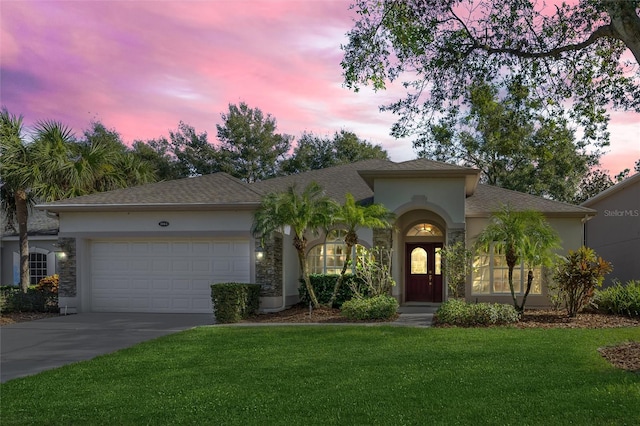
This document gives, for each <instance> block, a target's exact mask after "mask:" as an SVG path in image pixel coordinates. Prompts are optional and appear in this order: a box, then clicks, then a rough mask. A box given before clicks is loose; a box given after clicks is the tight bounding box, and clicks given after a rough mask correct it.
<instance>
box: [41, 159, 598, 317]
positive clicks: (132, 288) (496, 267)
mask: <svg viewBox="0 0 640 426" xmlns="http://www.w3.org/2000/svg"><path fill="white" fill-rule="evenodd" d="M478 179H479V172H478V171H477V170H475V169H470V168H466V167H459V166H454V165H449V164H444V163H439V162H435V161H430V160H424V159H422V160H414V161H407V162H403V163H394V162H391V161H387V160H367V161H361V162H357V163H353V164H348V165H343V166H337V167H331V168H327V169H323V170H314V171H310V172H306V173H302V174H299V175H293V176H286V177H279V178H273V179H269V180H266V181H262V182H258V183H253V184H247V183H245V182H242V181H240V180H238V179H235V178H233V177H231V176H229V175H227V174H225V173H216V174H212V175H207V176H200V177H193V178H187V179H181V180H175V181H168V182H160V183H154V184H148V185H143V186H139V187H134V188H127V189H121V190H116V191H110V192H105V193H99V194H93V195H88V196H84V197H78V198H71V199H67V200H61V201H57V202H53V203H48V204H43V205H40V206H39V208H42V209H46V210H47V211H48V212H49V213H54V214H57V215H58V217H59V220H60V234H59V237H60V238H59V245H60V247H62V249H63V250H64V251H65V254H66V260H65V261H64V262H61V265H60V266H61V271H60V302H59V303H60V307H61V309H66V310H67V312H76V311H77V312H81V311H99V312H212V306H211V300H210V284H211V283H216V282H255V283H260V284H262V286H263V290H262V297H261V308H262V309H264V310H278V309H282V308H284V307H286V306H288V305H291V304H293V303H296V302H297V301H298V286H299V265H298V259H297V257H296V252H295V249H294V248H293V246H292V235H290V234H289V233H287V229H284V230H283V233H282V234H277V235H274V236H272V237H271V238H269V239H267V240H265V242H264V255H265V256H264V258H263V259H262V260H259V261H258V260H256V256H255V255H254V254H255V249H256V248H257V246H258V245H259V244H260V241H259V240H256V239H255V238H254V237H253V235H252V234H251V226H252V223H253V213H254V211H255V210H256V209H257V208H258V207H259V204H260V201H261V199H262V197H263V196H264V195H265V194H267V193H269V192H273V191H283V190H285V189H286V188H288V187H289V186H291V185H293V184H295V185H296V186H297V187H298V188H303V187H304V186H306V185H307V184H308V183H310V182H312V181H315V182H317V183H318V184H320V185H321V186H322V187H323V188H325V190H326V192H327V194H328V195H329V196H331V197H332V198H334V199H335V200H336V201H338V202H343V201H344V196H345V194H346V193H348V192H349V193H351V194H353V195H354V197H355V198H356V200H360V201H374V202H376V203H381V204H384V205H385V206H386V207H387V208H388V209H389V210H391V211H392V212H394V213H395V214H396V217H397V219H396V223H395V227H394V229H393V230H370V229H364V230H359V232H358V234H359V237H360V243H361V244H362V245H363V246H365V247H372V246H380V245H384V246H387V247H391V248H393V271H392V273H393V277H394V279H395V281H396V282H397V285H396V287H394V289H393V295H394V296H395V297H397V299H398V300H399V302H400V303H401V304H402V305H405V304H413V303H423V304H424V303H427V304H429V303H440V302H442V301H443V300H445V299H446V298H447V288H446V277H443V275H442V269H441V265H440V256H439V248H440V247H442V246H443V245H445V244H447V243H450V242H453V241H456V240H464V241H466V243H467V244H468V245H471V244H472V243H473V240H474V238H475V237H476V236H477V234H478V233H479V232H480V231H481V230H482V229H483V228H484V227H485V226H486V224H487V221H488V217H489V215H490V213H491V212H492V211H495V210H497V209H499V208H500V207H501V205H502V204H504V203H508V204H510V205H511V206H513V207H514V208H516V209H535V210H538V211H541V212H542V213H544V214H545V215H546V217H547V218H548V220H549V222H550V223H551V224H552V225H553V226H554V228H555V229H556V230H557V231H558V232H559V233H560V236H561V238H562V241H563V248H564V250H565V251H566V250H568V249H576V248H578V247H580V246H581V245H582V243H583V238H584V235H583V221H584V220H586V219H588V218H589V217H591V216H593V215H594V214H595V211H594V210H591V209H589V208H586V207H580V206H573V205H569V204H565V203H560V202H555V201H551V200H547V199H544V198H539V197H534V196H531V195H526V194H522V193H518V192H514V191H509V190H505V189H501V188H496V187H492V186H487V185H482V184H478ZM341 236H342V233H341V232H340V231H339V230H332V231H330V232H329V235H328V236H324V235H321V236H318V237H314V236H312V235H309V236H308V238H309V243H308V249H309V252H308V253H309V266H310V269H311V271H312V272H316V273H322V272H325V271H326V272H336V271H337V270H338V268H339V267H340V266H342V263H341V262H342V260H343V259H344V250H345V246H344V243H343V241H342V239H341ZM325 237H326V238H325ZM475 266H476V268H475V269H474V273H473V274H472V276H471V277H470V279H469V282H468V283H467V287H466V298H467V300H470V301H476V300H478V301H504V302H505V303H511V296H510V294H509V290H508V286H507V285H506V277H507V274H506V265H505V264H504V259H502V258H501V257H500V256H499V255H495V254H489V255H487V256H481V257H478V259H477V260H476V262H475ZM537 274H538V276H539V275H540V271H537ZM515 277H516V281H517V283H518V284H517V287H518V292H520V293H521V292H522V291H523V287H522V284H521V282H522V280H523V279H525V273H524V272H523V271H522V270H520V269H518V270H516V274H515ZM547 303H548V301H547V297H546V290H545V287H544V286H541V285H539V284H538V285H536V286H535V288H534V290H533V292H532V294H531V295H530V296H529V299H528V306H544V305H546V304H547Z"/></svg>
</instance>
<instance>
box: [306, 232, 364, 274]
mask: <svg viewBox="0 0 640 426" xmlns="http://www.w3.org/2000/svg"><path fill="white" fill-rule="evenodd" d="M346 234H347V233H346V231H343V230H341V229H335V230H333V231H329V233H328V234H327V238H326V239H325V242H324V243H323V244H318V245H317V246H314V247H312V248H311V250H309V253H308V254H307V268H309V273H310V274H340V272H342V267H343V266H344V261H345V259H346V257H347V245H346V244H345V242H344V237H345V235H346ZM358 247H360V246H359V245H357V246H356V247H354V248H353V251H352V253H351V259H352V260H354V259H356V252H357V248H358ZM347 272H353V269H352V268H349V269H348V270H347Z"/></svg>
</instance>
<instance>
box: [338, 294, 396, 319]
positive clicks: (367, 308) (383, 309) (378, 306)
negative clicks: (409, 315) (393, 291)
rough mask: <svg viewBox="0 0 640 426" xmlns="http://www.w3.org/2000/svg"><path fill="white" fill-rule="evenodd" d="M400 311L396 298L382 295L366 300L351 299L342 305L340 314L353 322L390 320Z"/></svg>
mask: <svg viewBox="0 0 640 426" xmlns="http://www.w3.org/2000/svg"><path fill="white" fill-rule="evenodd" d="M397 311H398V301H397V300H396V299H395V297H391V296H387V295H380V296H374V297H369V298H364V299H351V300H347V301H346V302H344V303H343V304H342V308H341V310H340V313H341V314H342V315H343V316H345V317H347V318H349V319H352V320H379V319H390V318H392V317H393V316H394V315H395V314H396V312H397Z"/></svg>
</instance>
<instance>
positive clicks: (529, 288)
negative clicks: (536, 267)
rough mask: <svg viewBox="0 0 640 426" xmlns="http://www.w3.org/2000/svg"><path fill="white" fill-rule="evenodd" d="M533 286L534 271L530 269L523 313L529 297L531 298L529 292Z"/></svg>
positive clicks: (523, 299) (523, 301)
mask: <svg viewBox="0 0 640 426" xmlns="http://www.w3.org/2000/svg"><path fill="white" fill-rule="evenodd" d="M531 284H533V271H532V270H531V269H529V272H527V289H526V290H525V292H524V297H523V298H522V312H524V305H525V303H527V296H529V292H530V291H531Z"/></svg>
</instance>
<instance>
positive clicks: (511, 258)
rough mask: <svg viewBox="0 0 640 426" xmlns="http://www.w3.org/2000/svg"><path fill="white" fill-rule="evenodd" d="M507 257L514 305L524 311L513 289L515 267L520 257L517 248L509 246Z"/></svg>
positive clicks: (520, 311) (517, 309)
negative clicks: (516, 252) (516, 251)
mask: <svg viewBox="0 0 640 426" xmlns="http://www.w3.org/2000/svg"><path fill="white" fill-rule="evenodd" d="M505 259H506V261H507V267H508V268H509V290H511V298H512V299H513V306H514V307H515V308H516V311H518V312H519V313H522V309H521V307H520V306H518V299H517V298H516V293H515V291H514V289H513V269H514V268H515V267H516V263H518V262H517V260H518V258H517V256H516V254H515V250H514V249H513V248H512V247H509V248H507V252H506V254H505Z"/></svg>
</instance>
